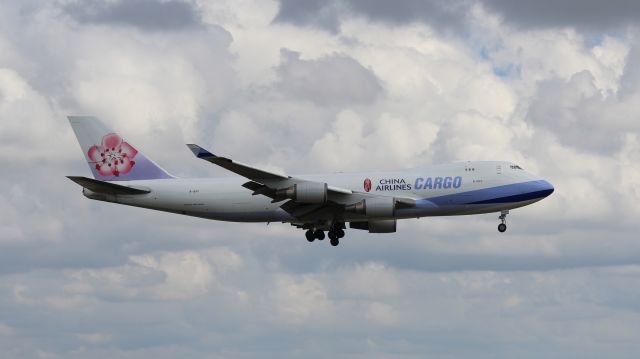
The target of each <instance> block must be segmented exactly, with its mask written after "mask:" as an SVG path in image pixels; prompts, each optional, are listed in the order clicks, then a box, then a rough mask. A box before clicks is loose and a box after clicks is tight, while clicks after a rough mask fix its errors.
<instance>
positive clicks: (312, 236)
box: [304, 230, 316, 242]
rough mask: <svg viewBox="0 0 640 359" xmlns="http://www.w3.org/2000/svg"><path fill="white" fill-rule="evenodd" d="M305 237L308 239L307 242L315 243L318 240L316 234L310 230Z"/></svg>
mask: <svg viewBox="0 0 640 359" xmlns="http://www.w3.org/2000/svg"><path fill="white" fill-rule="evenodd" d="M304 236H305V237H307V241H309V242H313V241H315V240H316V236H315V233H313V231H312V230H308V231H306V232H305V233H304Z"/></svg>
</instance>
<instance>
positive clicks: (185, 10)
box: [63, 0, 201, 31]
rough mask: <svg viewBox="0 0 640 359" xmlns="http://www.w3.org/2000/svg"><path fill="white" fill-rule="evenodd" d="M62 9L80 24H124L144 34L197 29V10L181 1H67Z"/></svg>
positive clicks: (198, 20)
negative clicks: (145, 32) (142, 31)
mask: <svg viewBox="0 0 640 359" xmlns="http://www.w3.org/2000/svg"><path fill="white" fill-rule="evenodd" d="M63 10H64V11H65V12H66V13H67V14H69V15H70V16H71V17H72V18H73V19H75V20H76V21H78V22H80V23H84V24H99V25H109V24H113V25H125V26H133V27H136V28H139V29H142V30H148V31H170V30H180V29H189V28H196V27H198V26H200V24H201V23H200V19H199V15H198V12H197V10H196V9H195V8H194V7H193V5H192V4H191V3H189V2H188V1H182V0H168V1H167V0H162V1H158V0H128V1H125V0H116V1H105V0H92V1H88V2H87V1H82V2H79V1H73V2H68V3H67V4H65V6H64V7H63Z"/></svg>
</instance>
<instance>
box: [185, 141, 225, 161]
mask: <svg viewBox="0 0 640 359" xmlns="http://www.w3.org/2000/svg"><path fill="white" fill-rule="evenodd" d="M187 147H189V149H190V150H191V152H193V154H194V155H196V157H198V158H211V157H213V158H215V157H218V156H216V155H214V154H213V153H211V152H209V151H207V150H205V149H204V148H202V147H200V146H198V145H196V144H193V143H188V144H187Z"/></svg>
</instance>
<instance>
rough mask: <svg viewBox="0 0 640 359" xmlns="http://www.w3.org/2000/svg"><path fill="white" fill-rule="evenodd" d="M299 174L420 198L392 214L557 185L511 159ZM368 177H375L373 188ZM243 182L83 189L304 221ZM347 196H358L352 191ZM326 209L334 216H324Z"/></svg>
mask: <svg viewBox="0 0 640 359" xmlns="http://www.w3.org/2000/svg"><path fill="white" fill-rule="evenodd" d="M299 177H303V178H305V179H307V180H310V181H318V182H325V183H328V184H330V185H331V186H336V187H340V188H344V189H349V190H351V191H353V192H354V193H355V194H356V195H357V194H358V193H361V194H362V195H363V196H366V195H368V194H375V195H382V196H398V197H402V198H411V199H414V200H415V203H416V205H415V206H413V207H410V208H402V209H398V210H396V211H395V212H394V214H393V216H392V217H391V218H387V219H402V218H417V217H425V216H443V215H465V214H477V213H489V212H498V211H503V210H508V209H513V208H517V207H522V206H525V205H527V204H530V203H533V202H536V201H539V200H541V199H542V198H544V197H546V196H547V195H549V194H550V193H551V192H552V191H553V187H552V186H551V184H549V183H548V182H547V181H545V180H543V179H542V178H540V177H537V176H534V175H532V174H530V173H528V172H526V171H524V170H522V169H520V168H519V167H517V166H515V165H513V164H512V163H509V162H463V163H454V164H445V165H434V166H429V167H425V168H421V169H412V170H406V171H397V172H367V173H348V174H347V173H334V174H325V175H304V176H299ZM367 179H368V180H369V183H370V188H369V191H368V192H367V191H366V189H367V188H368V187H369V186H367V184H366V182H367ZM245 182H247V180H246V179H244V178H240V177H237V178H235V177H230V178H226V177H225V178H199V179H194V178H172V179H157V180H140V181H128V182H127V185H131V186H136V187H144V188H148V189H149V190H150V193H148V194H144V195H140V194H136V195H111V194H100V193H94V192H91V191H89V190H87V189H85V190H84V194H85V196H87V197H89V198H92V199H96V200H102V201H108V202H115V203H120V204H125V205H131V206H136V207H143V208H149V209H155V210H160V211H167V212H172V213H179V214H184V215H188V216H195V217H202V218H208V219H214V220H223V221H235V222H298V221H299V220H298V219H297V218H295V217H293V216H292V215H291V214H290V213H288V212H287V211H285V210H283V209H282V208H280V206H281V205H282V204H283V203H284V202H285V201H280V202H276V203H272V201H271V198H268V197H266V196H263V195H253V194H252V191H251V190H249V189H246V188H244V187H242V184H243V183H245ZM114 183H118V182H114ZM337 201H338V202H339V199H338V200H337ZM349 201H351V202H353V197H352V196H351V197H349ZM341 204H344V205H347V204H350V203H341ZM325 215H330V216H332V217H333V218H323V216H325ZM318 216H319V218H317V219H318V220H322V219H327V220H340V221H344V222H349V221H358V220H359V221H362V220H367V219H370V218H369V217H367V216H365V215H363V214H356V213H349V212H340V213H338V214H336V213H330V214H322V213H320V214H318Z"/></svg>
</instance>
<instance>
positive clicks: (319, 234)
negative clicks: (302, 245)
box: [314, 229, 324, 241]
mask: <svg viewBox="0 0 640 359" xmlns="http://www.w3.org/2000/svg"><path fill="white" fill-rule="evenodd" d="M314 236H315V237H316V239H317V240H319V241H321V240H323V239H324V231H321V230H319V229H318V230H316V231H315V232H314Z"/></svg>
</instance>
